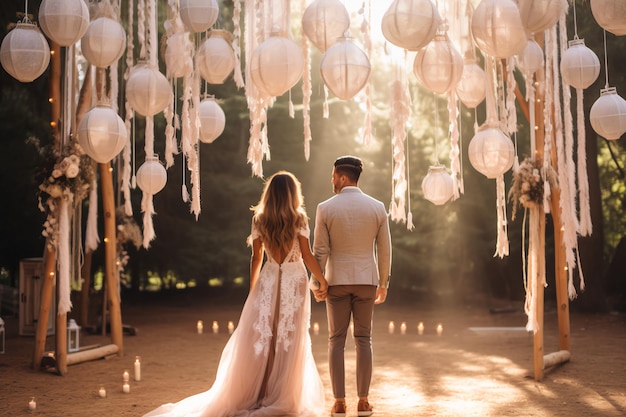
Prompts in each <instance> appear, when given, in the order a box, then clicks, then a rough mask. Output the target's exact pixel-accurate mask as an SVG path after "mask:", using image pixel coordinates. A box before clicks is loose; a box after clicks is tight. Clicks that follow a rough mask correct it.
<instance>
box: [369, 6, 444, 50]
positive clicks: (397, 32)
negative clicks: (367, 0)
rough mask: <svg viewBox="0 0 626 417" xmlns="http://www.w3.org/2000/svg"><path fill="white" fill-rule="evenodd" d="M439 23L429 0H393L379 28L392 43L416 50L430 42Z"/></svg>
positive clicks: (438, 18)
mask: <svg viewBox="0 0 626 417" xmlns="http://www.w3.org/2000/svg"><path fill="white" fill-rule="evenodd" d="M440 23H441V18H440V17H439V12H438V11H437V7H436V6H435V5H434V4H433V2H432V1H430V0H394V2H393V3H391V5H390V6H389V8H388V9H387V11H386V12H385V14H384V16H383V19H382V22H381V29H382V32H383V36H384V37H385V39H387V40H388V41H389V42H391V43H392V44H394V45H396V46H399V47H400V48H404V49H408V50H409V51H417V50H418V49H420V48H422V47H424V46H425V45H426V44H428V42H430V41H431V40H432V39H433V38H434V37H435V34H436V32H437V28H438V27H439V24H440Z"/></svg>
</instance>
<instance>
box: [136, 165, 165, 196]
mask: <svg viewBox="0 0 626 417" xmlns="http://www.w3.org/2000/svg"><path fill="white" fill-rule="evenodd" d="M166 183H167V171H165V167H164V166H163V165H162V164H161V162H160V161H159V157H158V156H157V155H153V156H148V157H146V161H145V162H144V163H143V164H142V165H141V166H140V167H139V169H138V170H137V186H139V188H140V189H141V191H143V192H144V193H146V194H150V195H155V194H156V193H158V192H159V191H161V190H162V189H163V187H165V184H166Z"/></svg>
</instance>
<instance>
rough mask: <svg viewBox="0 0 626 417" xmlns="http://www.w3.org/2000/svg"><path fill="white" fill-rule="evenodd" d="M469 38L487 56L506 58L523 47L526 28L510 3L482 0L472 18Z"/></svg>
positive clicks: (504, 0)
mask: <svg viewBox="0 0 626 417" xmlns="http://www.w3.org/2000/svg"><path fill="white" fill-rule="evenodd" d="M471 28H472V35H473V36H474V40H475V42H476V45H478V47H479V48H480V50H481V51H483V52H484V53H486V54H487V55H491V56H493V57H496V58H508V57H511V56H513V55H515V54H517V53H519V52H521V51H522V49H524V47H525V46H526V40H527V38H528V37H527V35H526V29H525V28H524V25H523V24H522V19H521V17H520V13H519V9H518V7H517V4H515V2H514V1H512V0H482V1H481V2H480V3H479V4H478V6H477V7H476V10H474V14H473V15H472V25H471Z"/></svg>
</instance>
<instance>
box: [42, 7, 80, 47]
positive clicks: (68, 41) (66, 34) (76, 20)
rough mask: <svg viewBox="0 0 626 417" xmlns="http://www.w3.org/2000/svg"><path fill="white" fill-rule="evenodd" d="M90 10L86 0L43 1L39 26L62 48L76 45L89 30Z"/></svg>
mask: <svg viewBox="0 0 626 417" xmlns="http://www.w3.org/2000/svg"><path fill="white" fill-rule="evenodd" d="M88 24H89V9H88V8H87V4H86V3H85V1H84V0H43V1H42V2H41V4H40V5H39V26H41V30H42V31H43V33H45V34H46V35H47V36H48V37H49V38H50V39H52V40H53V41H55V42H56V43H58V44H59V45H60V46H70V45H74V44H75V43H76V41H78V40H79V39H80V38H81V37H82V36H83V35H84V34H85V31H86V30H87V25H88Z"/></svg>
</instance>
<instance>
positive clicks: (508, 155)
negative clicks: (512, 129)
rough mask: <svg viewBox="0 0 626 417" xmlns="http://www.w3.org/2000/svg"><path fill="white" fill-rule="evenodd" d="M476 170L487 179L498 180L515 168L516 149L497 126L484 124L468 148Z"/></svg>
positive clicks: (471, 161)
mask: <svg viewBox="0 0 626 417" xmlns="http://www.w3.org/2000/svg"><path fill="white" fill-rule="evenodd" d="M468 156H469V160H470V163H471V164H472V166H473V167H474V169H475V170H476V171H478V172H480V173H481V174H483V175H484V176H486V177H487V178H496V177H498V176H499V175H502V174H504V173H505V172H506V171H508V170H509V169H510V168H511V167H512V166H513V160H514V158H515V148H514V146H513V142H512V141H511V139H510V138H509V137H508V136H506V135H505V134H504V133H502V131H501V130H500V129H498V128H497V126H496V125H495V124H489V123H488V124H484V125H483V126H482V127H481V128H480V129H479V131H478V133H476V135H474V137H473V138H472V140H471V141H470V144H469V147H468Z"/></svg>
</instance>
